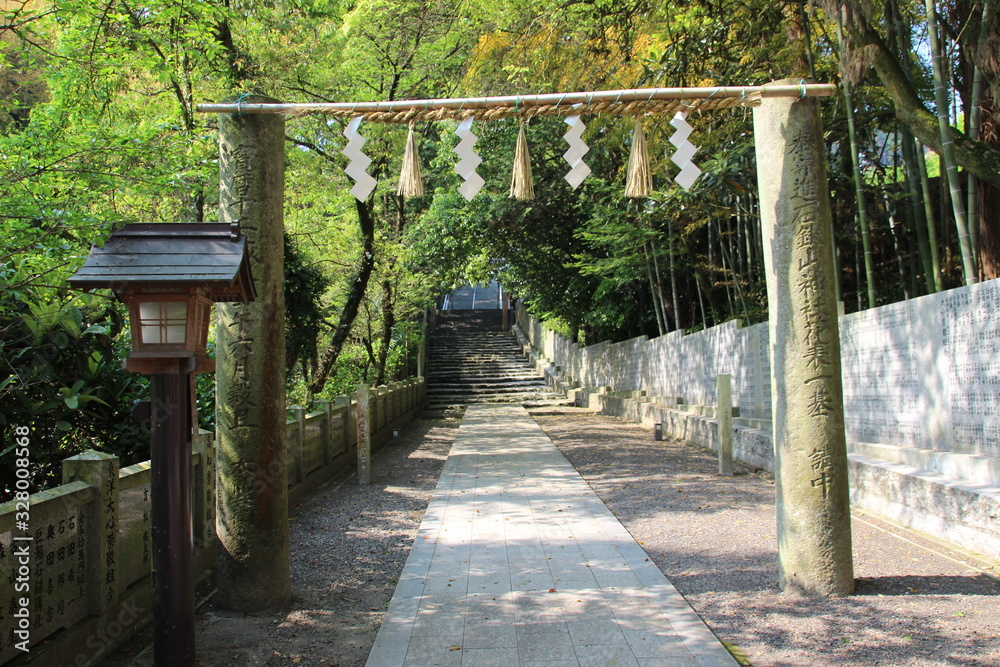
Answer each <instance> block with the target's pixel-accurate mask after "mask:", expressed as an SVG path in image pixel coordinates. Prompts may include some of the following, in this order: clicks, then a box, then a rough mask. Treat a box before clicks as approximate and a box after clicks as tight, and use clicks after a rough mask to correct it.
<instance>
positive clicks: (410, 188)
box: [396, 123, 424, 197]
mask: <svg viewBox="0 0 1000 667" xmlns="http://www.w3.org/2000/svg"><path fill="white" fill-rule="evenodd" d="M396 194H397V195H402V196H403V197H422V196H423V195H424V179H423V176H422V174H421V172H420V152H419V151H418V150H417V140H416V137H415V136H414V133H413V123H410V131H409V132H408V133H407V135H406V150H405V151H403V168H402V170H400V172H399V186H398V187H397V188H396Z"/></svg>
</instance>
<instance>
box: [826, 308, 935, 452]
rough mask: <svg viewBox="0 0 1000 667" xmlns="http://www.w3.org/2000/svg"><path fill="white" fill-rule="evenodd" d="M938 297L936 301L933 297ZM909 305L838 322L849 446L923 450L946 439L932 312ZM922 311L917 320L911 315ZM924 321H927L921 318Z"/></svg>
mask: <svg viewBox="0 0 1000 667" xmlns="http://www.w3.org/2000/svg"><path fill="white" fill-rule="evenodd" d="M937 296H940V295H937ZM938 300H939V299H938V298H937V297H936V296H935V297H932V298H931V299H929V300H927V301H926V302H923V303H921V302H920V301H921V300H911V301H908V302H899V303H895V304H890V305H888V306H883V307H881V308H877V309H871V310H867V311H861V312H859V313H852V314H851V315H847V316H845V317H843V318H841V325H840V331H841V366H842V377H843V386H844V426H845V428H846V432H847V440H848V441H849V442H879V443H885V444H894V445H909V446H917V447H928V446H929V445H930V443H932V442H935V441H942V440H943V439H944V438H945V437H946V431H947V420H948V418H947V415H946V414H942V412H941V410H940V408H941V405H940V404H939V398H938V397H942V396H945V391H946V388H945V386H944V385H943V384H942V379H943V377H942V375H941V373H940V369H939V367H938V364H937V363H935V358H936V357H937V355H936V354H935V350H936V349H940V338H941V336H940V334H939V333H937V334H936V333H935V330H936V329H939V328H940V325H935V323H934V321H935V320H938V321H940V314H939V313H937V312H935V311H936V310H937V309H936V308H932V309H927V308H926V305H928V304H931V303H933V302H936V301H938ZM918 310H919V311H924V312H922V313H920V314H919V315H918V316H916V317H915V316H914V315H915V311H918ZM928 317H929V318H930V320H927V319H926V318H928Z"/></svg>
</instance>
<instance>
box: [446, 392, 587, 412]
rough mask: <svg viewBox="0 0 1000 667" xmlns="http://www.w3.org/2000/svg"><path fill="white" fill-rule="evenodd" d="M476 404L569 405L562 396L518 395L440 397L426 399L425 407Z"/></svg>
mask: <svg viewBox="0 0 1000 667" xmlns="http://www.w3.org/2000/svg"><path fill="white" fill-rule="evenodd" d="M476 403H520V404H523V403H532V404H534V403H539V404H543V405H569V402H568V401H567V400H566V398H565V397H564V396H559V395H558V394H549V395H545V394H519V395H514V394H511V395H507V396H486V397H483V396H479V397H471V396H462V395H457V396H441V397H438V398H435V399H433V400H432V399H431V398H430V397H428V400H427V407H428V409H431V410H441V409H443V408H446V407H450V406H458V405H470V404H476Z"/></svg>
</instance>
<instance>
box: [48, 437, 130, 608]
mask: <svg viewBox="0 0 1000 667" xmlns="http://www.w3.org/2000/svg"><path fill="white" fill-rule="evenodd" d="M118 468H119V466H118V457H117V456H113V455H111V454H104V453H101V452H95V451H94V450H89V451H86V452H83V453H82V454H77V455H76V456H71V457H70V458H68V459H63V463H62V474H63V484H69V483H70V482H86V483H87V484H90V485H91V486H93V487H94V488H96V489H97V500H95V501H94V502H93V503H92V504H91V506H90V507H91V508H92V509H89V510H87V511H86V513H85V514H84V513H81V516H86V517H87V518H86V525H84V521H79V520H78V524H77V530H79V532H80V533H81V534H84V535H86V536H87V545H86V559H87V568H88V569H89V572H87V611H88V612H89V613H91V614H101V613H103V612H105V611H107V610H109V609H111V608H112V607H113V606H114V605H116V604H117V603H118V597H119V594H120V586H119V583H118V565H119V548H118Z"/></svg>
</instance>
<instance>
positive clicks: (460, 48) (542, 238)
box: [0, 0, 1000, 467]
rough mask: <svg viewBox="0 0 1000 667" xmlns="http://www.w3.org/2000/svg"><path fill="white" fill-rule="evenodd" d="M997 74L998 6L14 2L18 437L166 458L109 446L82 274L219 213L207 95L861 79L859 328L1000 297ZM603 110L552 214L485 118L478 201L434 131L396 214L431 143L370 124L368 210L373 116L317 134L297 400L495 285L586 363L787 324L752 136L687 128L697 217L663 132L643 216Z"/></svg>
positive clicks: (11, 207)
mask: <svg viewBox="0 0 1000 667" xmlns="http://www.w3.org/2000/svg"><path fill="white" fill-rule="evenodd" d="M932 34H933V35H934V37H935V39H933V40H932V39H931V35H932ZM998 49H1000V30H998V19H997V16H996V11H995V7H994V6H993V3H991V2H986V3H972V2H967V1H965V0H946V1H944V2H938V1H937V0H925V1H924V2H919V3H918V2H900V1H899V0H888V1H887V2H885V3H879V4H874V5H873V4H871V3H861V2H855V1H854V0H824V2H822V3H817V2H811V1H804V2H787V3H776V2H773V1H771V0H689V1H685V2H680V3H651V2H648V1H646V0H614V1H612V0H586V1H584V0H568V1H567V0H559V1H558V2H557V1H553V0H540V1H539V0H533V1H532V2H526V1H525V0H494V1H492V2H482V1H481V0H462V1H461V2H458V3H454V2H443V1H440V0H391V1H390V0H269V1H268V2H259V1H251V0H214V1H212V0H183V1H181V0H151V1H148V2H144V3H140V4H135V3H133V2H131V1H130V0H100V1H98V2H81V1H80V0H0V221H2V222H0V224H2V228H3V232H4V233H3V234H2V235H0V274H2V275H3V276H4V280H3V282H2V283H0V354H2V357H3V362H4V363H3V370H2V372H0V429H10V428H11V427H12V426H14V425H24V424H28V425H32V426H35V427H37V428H39V429H43V430H44V432H45V433H46V434H49V435H46V437H47V438H49V440H48V441H49V442H50V443H52V449H53V450H54V451H55V452H56V453H58V454H59V455H60V456H62V455H68V454H71V453H73V452H74V451H76V450H78V449H80V448H83V447H85V446H97V447H99V448H112V449H115V450H117V451H122V452H128V451H138V450H141V449H142V447H139V446H137V445H136V443H137V440H136V439H137V438H139V439H140V440H141V438H142V437H143V436H141V434H140V435H136V434H134V433H132V432H131V431H128V432H126V431H127V429H126V430H123V431H121V432H116V431H114V429H111V428H109V426H108V424H109V423H111V422H113V421H115V420H118V421H119V422H121V420H122V419H124V418H123V416H122V415H125V414H127V413H128V411H129V409H130V405H125V404H126V403H130V402H131V401H133V400H135V399H136V398H137V397H139V396H141V392H142V383H141V382H138V381H135V382H130V381H129V379H128V377H127V376H125V375H123V372H122V371H120V368H119V367H118V365H117V362H116V361H115V358H116V357H119V356H120V354H121V352H122V349H124V346H125V343H126V341H125V340H124V336H125V335H126V334H125V333H123V331H122V327H121V322H122V318H123V317H124V315H123V313H122V312H121V309H120V307H119V306H118V305H117V304H116V303H115V302H114V301H113V300H112V299H111V298H110V295H107V294H104V295H102V294H97V295H93V296H87V297H83V296H81V295H80V294H77V293H74V292H72V291H71V290H69V289H68V288H67V286H66V284H65V279H66V277H67V276H68V275H69V274H70V273H72V272H73V271H74V270H75V269H76V268H78V267H79V265H80V264H81V263H82V261H83V258H84V257H85V256H86V253H87V250H88V249H89V247H90V245H91V244H94V243H98V244H99V243H102V242H103V240H104V239H106V238H107V236H108V234H109V233H110V232H111V231H112V230H114V229H116V228H117V227H119V226H120V225H122V224H124V223H126V222H159V221H164V222H166V221H202V220H212V219H214V218H215V216H216V210H217V207H218V185H217V183H218V164H217V160H218V148H217V126H216V123H217V119H216V118H215V117H213V116H211V115H208V114H199V113H196V112H195V105H196V104H197V103H198V102H210V101H219V100H223V99H235V98H237V97H238V96H239V95H242V94H251V93H252V94H263V95H267V96H270V97H272V98H276V99H280V100H285V101H295V102H310V101H317V102H331V101H341V102H344V101H346V102H361V101H381V100H396V99H419V98H429V97H447V96H482V95H498V94H503V95H523V94H533V93H548V92H569V91H577V90H597V89H617V88H633V87H656V86H715V85H752V84H763V83H767V82H769V81H772V80H775V79H784V78H789V77H791V78H796V79H799V78H801V79H810V80H815V81H823V82H826V81H831V82H837V83H839V84H840V86H841V91H842V94H841V95H840V96H839V97H837V98H832V99H828V100H827V101H826V102H824V104H823V114H824V126H825V131H826V138H827V155H828V158H829V167H830V168H829V171H830V188H831V193H832V194H833V202H834V206H835V210H834V218H835V219H834V225H835V230H834V232H835V237H836V248H835V249H833V250H834V252H835V253H836V257H837V261H838V265H839V267H840V271H839V277H840V284H839V286H838V289H839V291H840V295H841V298H842V300H843V301H844V302H845V306H846V308H847V310H849V311H850V310H856V309H862V308H868V307H872V306H875V305H880V304H885V303H890V302H892V301H895V300H899V299H903V298H908V297H912V296H916V295H920V294H924V293H927V292H931V291H937V290H939V289H942V288H947V287H950V286H955V285H958V284H961V283H963V282H971V281H975V280H979V279H986V278H993V277H996V276H997V275H998V273H1000V205H998V204H1000V195H998V193H1000V190H998V186H1000V176H998V174H1000V169H998V167H1000V152H998V151H1000V136H998V132H997V127H998V124H997V109H998V108H1000V106H998V103H1000V65H998V63H1000V57H998V55H997V54H998ZM581 113H583V118H584V121H585V122H586V123H587V126H588V127H587V130H586V133H585V134H584V140H585V141H587V143H588V145H589V146H590V151H589V152H588V153H587V155H586V157H585V161H586V162H587V164H588V165H589V166H590V168H591V169H592V174H591V176H590V177H589V178H588V179H587V180H586V181H584V183H583V184H582V185H581V186H580V187H579V188H578V189H576V190H574V189H572V188H571V187H570V186H569V185H568V184H567V183H566V182H565V180H564V179H563V175H564V174H565V173H566V171H567V170H568V167H567V165H566V163H565V161H564V160H563V158H562V154H563V152H564V151H565V150H566V143H565V142H564V140H563V139H562V135H563V134H564V133H565V131H566V129H567V127H566V125H565V123H563V122H562V120H561V119H559V118H541V117H539V118H533V119H530V120H529V121H528V123H527V126H526V132H527V136H528V143H529V144H530V154H531V163H532V168H533V171H534V180H535V195H536V196H535V199H534V200H531V201H526V202H523V201H518V200H516V199H512V198H510V197H509V196H508V193H507V189H508V185H509V183H510V173H511V169H512V163H513V156H514V145H515V141H516V138H517V135H518V130H519V125H518V123H517V121H515V120H504V121H496V122H491V123H479V122H477V123H475V124H474V126H473V131H474V132H475V133H476V134H477V135H478V136H479V137H480V139H479V142H478V143H477V145H476V149H477V151H478V152H479V153H480V154H481V155H482V157H483V159H484V161H483V163H482V165H480V167H479V169H478V171H479V173H480V174H481V175H482V176H483V177H484V178H485V179H486V186H485V187H484V189H483V190H482V191H481V192H480V193H479V195H478V196H477V197H476V198H475V199H474V200H473V201H471V202H468V201H466V200H465V198H464V197H462V196H461V195H460V194H459V193H458V192H457V187H458V185H460V183H461V179H460V178H459V177H458V176H457V175H456V174H455V172H454V167H455V163H456V156H455V154H454V152H453V150H452V149H453V148H454V146H455V144H456V143H457V137H455V135H454V129H455V123H454V122H452V121H440V122H420V123H416V124H415V126H414V131H415V133H416V136H417V139H418V143H419V152H420V158H421V162H422V165H423V173H424V186H425V193H426V194H425V195H424V196H422V197H414V198H403V197H401V196H399V195H397V194H396V182H397V178H398V175H399V172H400V165H401V158H402V155H403V146H404V142H405V139H406V134H407V127H406V126H405V125H389V124H376V123H364V124H362V129H361V131H362V134H363V135H364V136H365V138H366V139H367V143H366V144H365V152H366V153H367V154H368V155H369V156H371V157H372V158H373V163H372V165H371V167H370V169H369V173H371V174H372V175H374V176H375V177H376V178H377V179H378V181H379V184H378V186H377V187H376V189H375V191H374V193H373V194H372V195H371V196H370V197H369V198H368V199H367V200H366V201H364V202H358V201H355V200H354V198H353V197H352V196H351V195H350V192H349V191H350V187H351V181H350V179H349V178H348V177H347V176H346V175H345V174H344V172H343V168H344V167H345V165H346V158H344V156H343V155H341V153H340V151H341V149H342V148H343V147H344V144H345V139H344V137H343V134H342V133H343V130H344V123H343V122H342V121H340V120H334V119H330V118H327V117H322V116H304V117H297V118H291V119H289V122H288V124H287V137H286V139H287V153H286V154H287V161H286V183H287V185H286V197H285V202H286V215H285V219H286V233H287V238H286V244H287V247H288V248H289V251H288V253H287V256H288V257H289V259H290V262H289V272H288V273H289V275H288V279H287V280H286V284H287V285H288V289H289V290H290V291H292V292H294V299H290V300H289V303H294V304H296V305H295V314H294V315H295V316H294V317H293V318H289V323H290V326H291V327H293V329H294V330H293V331H291V335H289V336H288V341H289V345H290V354H289V355H288V360H289V365H290V369H289V374H288V378H289V392H290V395H291V396H292V398H293V400H294V401H299V402H302V401H308V400H311V399H313V398H317V397H329V396H331V395H333V394H335V393H337V392H343V391H345V390H346V389H347V388H348V387H351V386H353V385H354V384H356V383H357V382H358V381H372V382H384V381H388V380H391V379H393V378H398V377H401V376H404V375H407V374H412V373H413V372H414V370H415V363H414V362H413V354H414V352H415V350H416V349H417V348H418V331H419V326H418V324H417V322H418V320H419V318H420V313H421V312H422V311H423V310H424V309H425V308H426V307H428V306H432V305H433V304H434V303H435V301H436V300H437V299H438V298H439V297H440V296H441V295H442V294H443V293H444V292H445V291H447V290H448V289H450V288H452V287H454V286H456V285H458V284H460V283H463V282H465V281H477V280H485V279H487V278H491V277H497V278H499V279H500V280H501V281H502V282H503V283H504V284H505V285H506V286H507V288H508V289H510V290H512V291H514V292H515V293H516V294H517V295H518V296H519V297H520V298H521V299H522V300H524V301H525V302H527V303H528V304H529V305H530V307H531V308H532V309H533V310H534V311H535V312H536V313H537V314H539V315H542V316H544V317H546V318H547V319H548V320H550V321H551V322H553V323H555V324H556V325H557V326H561V327H563V329H564V330H565V331H566V333H568V334H570V335H573V336H576V337H578V338H580V339H581V340H585V341H587V342H595V341H598V340H602V339H622V338H627V337H631V336H637V335H643V334H645V335H657V334H662V333H666V332H668V331H672V330H675V329H687V330H690V329H696V328H702V327H708V326H712V325H714V324H717V323H720V322H723V321H725V320H727V319H731V318H741V319H744V320H746V321H750V322H753V321H760V320H762V319H764V317H765V316H766V309H767V304H766V289H765V287H764V277H763V274H764V272H763V246H762V242H763V240H762V239H761V234H760V225H759V216H758V210H757V207H758V204H757V195H756V190H757V185H756V184H757V175H756V169H755V164H754V151H753V136H752V124H751V118H750V116H751V114H750V112H749V111H748V110H745V109H735V110H728V111H717V112H712V113H707V112H706V113H693V114H691V115H690V116H689V118H688V120H689V122H691V124H692V125H693V126H694V128H695V133H694V135H693V136H692V140H693V141H694V143H695V144H696V145H697V146H698V152H697V154H696V155H695V158H694V160H695V163H696V164H697V165H698V166H699V167H700V168H701V169H702V170H703V172H704V173H703V175H702V176H701V178H700V179H699V180H698V182H697V183H696V184H695V186H694V187H693V188H692V190H691V191H690V192H688V191H685V190H683V189H681V188H680V187H679V186H678V185H677V184H676V183H675V182H674V180H673V179H674V177H675V176H676V174H677V167H676V166H675V165H674V164H673V163H672V162H671V161H670V155H671V154H672V153H673V151H674V148H673V146H672V145H670V143H669V141H668V140H669V137H670V136H671V135H672V134H673V131H674V130H673V128H672V127H671V126H670V125H669V120H670V118H666V117H660V116H647V117H645V118H644V119H643V123H644V126H645V130H646V134H647V139H648V143H649V145H650V148H651V151H650V166H651V168H652V172H653V188H654V190H653V193H652V194H651V195H650V196H649V197H648V198H645V199H630V198H626V197H625V196H624V194H623V193H624V181H625V172H626V169H627V164H628V159H629V149H630V146H631V142H632V126H633V121H632V119H628V118H625V119H623V118H616V117H605V116H596V115H587V114H586V109H584V110H582V111H581ZM947 145H953V146H954V151H953V152H952V153H949V151H947V150H945V146H947ZM939 151H940V154H939ZM47 350H48V352H47ZM70 368H74V369H79V370H78V371H74V372H75V373H76V374H75V375H74V374H73V373H70V374H69V375H67V374H66V373H67V372H68V369H70ZM80 381H82V382H83V384H79V382H80ZM202 390H203V392H204V393H205V397H204V403H205V404H206V405H208V404H209V403H210V400H209V398H210V392H211V387H210V386H208V385H205V386H203V387H202ZM208 418H209V417H207V416H206V419H208ZM101 424H103V425H101ZM53 456H55V454H53ZM9 457H10V453H9V451H7V452H2V453H0V462H2V465H0V467H3V466H8V465H9ZM53 460H54V459H53Z"/></svg>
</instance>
